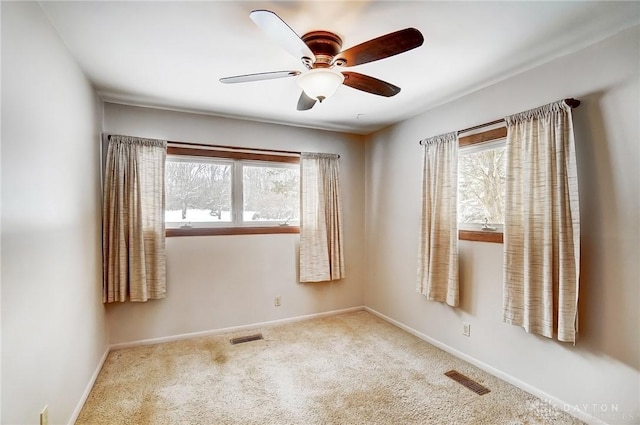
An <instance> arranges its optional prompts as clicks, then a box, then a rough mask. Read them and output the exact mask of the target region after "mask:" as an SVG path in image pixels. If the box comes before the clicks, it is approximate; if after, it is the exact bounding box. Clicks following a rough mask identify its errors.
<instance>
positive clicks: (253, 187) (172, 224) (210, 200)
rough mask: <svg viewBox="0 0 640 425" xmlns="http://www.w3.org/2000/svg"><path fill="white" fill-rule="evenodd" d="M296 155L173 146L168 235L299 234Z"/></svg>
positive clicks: (169, 170)
mask: <svg viewBox="0 0 640 425" xmlns="http://www.w3.org/2000/svg"><path fill="white" fill-rule="evenodd" d="M298 163H299V158H298V157H296V156H280V155H264V154H256V153H245V152H237V151H225V150H210V149H192V148H181V147H180V148H178V147H169V148H168V150H167V163H166V171H165V178H166V205H165V224H166V228H167V236H184V235H215V234H251V233H297V232H299V227H298V223H299V220H300V206H299V203H300V169H299V165H298Z"/></svg>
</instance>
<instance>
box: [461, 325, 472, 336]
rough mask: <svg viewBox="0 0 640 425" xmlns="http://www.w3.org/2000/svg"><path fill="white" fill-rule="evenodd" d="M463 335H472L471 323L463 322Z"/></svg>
mask: <svg viewBox="0 0 640 425" xmlns="http://www.w3.org/2000/svg"><path fill="white" fill-rule="evenodd" d="M462 335H464V336H471V324H470V323H468V322H462Z"/></svg>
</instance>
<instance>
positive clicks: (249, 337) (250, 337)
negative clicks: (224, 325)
mask: <svg viewBox="0 0 640 425" xmlns="http://www.w3.org/2000/svg"><path fill="white" fill-rule="evenodd" d="M259 339H264V338H263V337H262V334H254V335H247V336H240V337H238V338H232V339H231V344H233V345H236V344H242V343H244V342H249V341H257V340H259Z"/></svg>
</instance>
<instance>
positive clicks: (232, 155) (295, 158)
mask: <svg viewBox="0 0 640 425" xmlns="http://www.w3.org/2000/svg"><path fill="white" fill-rule="evenodd" d="M232 149H233V148H229V149H222V148H219V147H212V148H206V147H198V148H193V147H184V146H176V145H171V144H170V145H168V146H167V156H169V155H171V156H184V157H208V158H217V159H221V160H232V161H240V162H242V163H244V162H247V164H249V163H255V164H257V165H259V163H262V164H265V165H266V164H267V163H279V164H283V166H286V165H289V166H290V164H300V155H296V154H291V155H281V154H276V153H256V152H251V151H250V150H248V149H244V148H243V150H242V151H239V150H232ZM285 164H286V165H285ZM231 172H232V181H233V180H235V179H238V178H239V179H240V180H239V181H238V182H236V184H235V185H234V184H233V183H232V186H231V190H232V193H233V195H232V200H231V202H232V211H233V214H237V213H238V211H239V210H238V209H237V207H238V206H240V207H242V206H243V205H242V203H243V200H242V197H241V196H238V193H237V192H238V191H240V194H241V191H242V181H243V176H242V167H237V166H235V162H234V166H233V167H232V171H231ZM291 233H300V226H299V225H289V224H286V225H279V224H276V223H273V224H267V223H266V222H257V223H246V224H245V223H243V224H238V221H237V220H236V219H232V221H231V222H225V223H215V224H214V225H210V226H207V227H179V228H166V229H165V235H166V237H175V236H216V235H262V234H291Z"/></svg>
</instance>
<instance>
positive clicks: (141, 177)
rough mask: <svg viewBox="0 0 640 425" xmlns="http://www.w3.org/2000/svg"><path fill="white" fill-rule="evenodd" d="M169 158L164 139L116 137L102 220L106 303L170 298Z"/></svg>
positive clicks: (111, 146)
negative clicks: (167, 260) (167, 258)
mask: <svg viewBox="0 0 640 425" xmlns="http://www.w3.org/2000/svg"><path fill="white" fill-rule="evenodd" d="M166 154H167V142H166V141H163V140H151V139H140V138H136V137H127V136H111V140H110V141H109V147H108V149H107V158H106V168H105V180H104V191H103V198H104V199H103V217H102V240H103V242H102V243H103V270H104V276H103V290H102V301H103V302H105V303H111V302H116V301H119V302H124V301H126V300H127V299H128V300H130V301H147V300H149V299H158V298H164V297H165V295H166V271H165V225H164V197H165V194H164V164H165V158H166Z"/></svg>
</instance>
